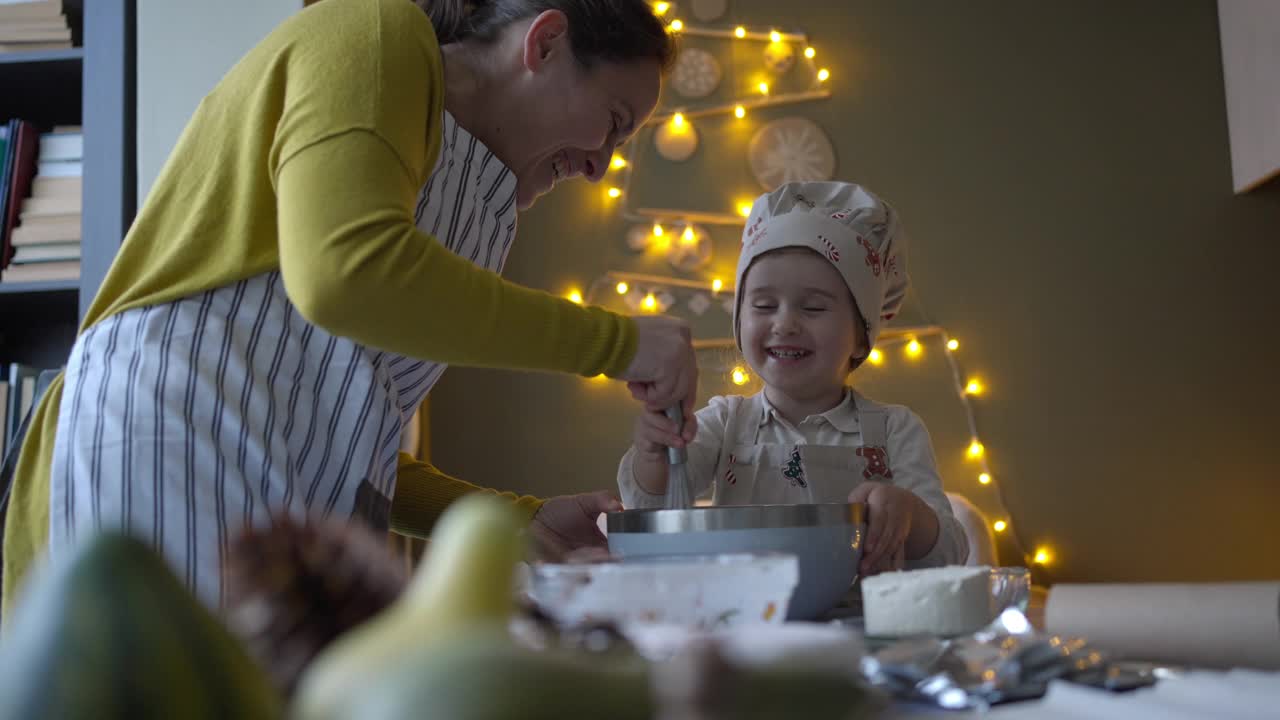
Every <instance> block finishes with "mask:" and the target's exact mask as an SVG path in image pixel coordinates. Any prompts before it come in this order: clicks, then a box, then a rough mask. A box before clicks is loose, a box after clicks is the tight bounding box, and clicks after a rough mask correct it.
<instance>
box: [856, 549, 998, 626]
mask: <svg viewBox="0 0 1280 720" xmlns="http://www.w3.org/2000/svg"><path fill="white" fill-rule="evenodd" d="M862 611H863V615H864V617H865V620H866V633H867V635H869V636H871V637H902V636H905V635H964V634H967V633H971V632H974V631H976V630H979V629H981V628H982V627H984V626H986V625H988V624H989V623H990V622H991V621H992V620H993V619H995V601H994V598H993V596H992V593H991V568H989V567H964V566H959V565H954V566H950V567H941V568H929V569H927V570H908V571H906V572H887V573H881V574H879V575H873V576H871V577H868V578H863V580H862Z"/></svg>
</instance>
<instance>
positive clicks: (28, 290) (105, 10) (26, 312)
mask: <svg viewBox="0 0 1280 720" xmlns="http://www.w3.org/2000/svg"><path fill="white" fill-rule="evenodd" d="M63 11H64V13H65V14H66V16H67V20H68V23H69V24H70V26H71V32H72V43H73V45H74V47H72V48H71V49H65V50H33V51H25V52H17V53H3V54H0V121H4V120H8V119H9V118H12V117H20V118H23V119H26V120H30V121H32V122H34V123H37V124H40V125H49V126H51V125H80V126H82V128H83V132H84V151H83V165H84V172H83V176H82V184H83V190H82V193H83V194H82V209H81V215H82V219H81V222H82V232H81V259H80V263H81V265H80V267H81V269H80V278H79V279H78V280H69V281H45V282H19V283H12V282H0V367H7V366H8V364H9V363H22V364H26V365H33V366H36V367H42V368H52V367H59V366H61V365H63V364H65V362H66V357H67V354H68V352H69V351H70V349H71V344H72V342H74V340H75V333H76V328H77V326H78V325H79V321H80V318H81V317H82V316H83V315H84V312H85V311H86V310H87V309H88V305H89V303H90V302H91V301H92V299H93V296H94V293H95V292H96V291H97V288H98V286H99V284H101V282H102V278H103V277H104V276H105V275H106V271H107V268H108V267H110V265H111V260H112V258H114V257H115V253H116V250H117V249H118V248H119V246H120V241H121V239H122V238H123V237H124V233H125V232H126V230H127V229H128V227H129V224H130V223H131V222H132V220H133V214H134V210H135V207H136V198H135V195H136V186H137V182H136V170H135V165H136V153H135V139H134V133H135V122H134V115H135V93H134V76H135V55H134V29H135V17H136V0H91V1H86V0H64V2H63Z"/></svg>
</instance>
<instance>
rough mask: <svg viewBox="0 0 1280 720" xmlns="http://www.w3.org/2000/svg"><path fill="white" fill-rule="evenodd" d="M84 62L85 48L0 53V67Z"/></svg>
mask: <svg viewBox="0 0 1280 720" xmlns="http://www.w3.org/2000/svg"><path fill="white" fill-rule="evenodd" d="M82 61H84V48H82V47H73V48H68V49H66V50H27V51H26V52H8V53H0V65H41V64H54V63H76V64H77V65H78V64H79V63H80V62H82Z"/></svg>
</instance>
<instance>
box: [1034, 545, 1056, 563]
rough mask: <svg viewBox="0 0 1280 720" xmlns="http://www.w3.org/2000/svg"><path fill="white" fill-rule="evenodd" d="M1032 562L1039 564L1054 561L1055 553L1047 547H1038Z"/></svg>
mask: <svg viewBox="0 0 1280 720" xmlns="http://www.w3.org/2000/svg"><path fill="white" fill-rule="evenodd" d="M1031 562H1033V563H1035V564H1037V565H1048V564H1049V563H1051V562H1053V553H1052V552H1050V551H1049V548H1047V547H1039V548H1036V554H1035V556H1034V557H1033V558H1032V559H1031Z"/></svg>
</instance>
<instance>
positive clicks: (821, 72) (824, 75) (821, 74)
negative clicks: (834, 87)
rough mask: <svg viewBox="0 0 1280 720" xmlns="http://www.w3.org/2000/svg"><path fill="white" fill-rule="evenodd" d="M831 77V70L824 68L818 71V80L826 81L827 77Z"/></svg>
mask: <svg viewBox="0 0 1280 720" xmlns="http://www.w3.org/2000/svg"><path fill="white" fill-rule="evenodd" d="M829 77H831V71H830V70H828V69H826V68H822V69H821V70H819V71H818V82H826V81H827V78H829Z"/></svg>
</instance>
